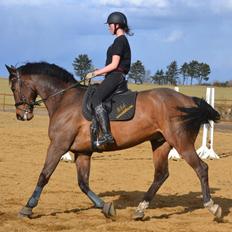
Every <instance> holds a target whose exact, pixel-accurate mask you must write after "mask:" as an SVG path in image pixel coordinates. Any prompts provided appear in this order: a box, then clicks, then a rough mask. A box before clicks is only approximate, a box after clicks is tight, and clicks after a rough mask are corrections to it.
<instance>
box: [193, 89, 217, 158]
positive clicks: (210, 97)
mask: <svg viewBox="0 0 232 232" xmlns="http://www.w3.org/2000/svg"><path fill="white" fill-rule="evenodd" d="M214 100H215V89H214V88H207V89H206V101H207V102H208V103H209V104H210V105H211V106H212V107H213V108H214ZM209 127H210V141H209V148H208V146H207V136H208V128H209ZM213 135H214V122H213V121H210V125H208V124H204V125H203V136H202V146H201V147H200V148H199V149H198V150H197V154H198V155H199V157H200V158H202V159H208V158H210V159H219V156H218V155H217V154H216V153H215V152H214V150H213Z"/></svg>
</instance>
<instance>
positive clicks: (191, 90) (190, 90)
mask: <svg viewBox="0 0 232 232" xmlns="http://www.w3.org/2000/svg"><path fill="white" fill-rule="evenodd" d="M160 87H168V88H172V89H174V86H170V85H169V86H159V85H154V84H143V85H137V84H129V88H130V89H131V90H134V91H142V90H148V89H152V88H160ZM179 89H180V92H181V93H183V94H186V95H189V96H196V97H200V98H205V93H206V86H179ZM0 94H12V92H11V89H10V86H9V82H8V79H6V78H0ZM215 100H216V103H218V104H231V101H232V87H230V88H228V87H226V88H225V87H215ZM3 101H5V103H6V104H14V100H13V97H11V96H10V97H8V96H7V97H5V99H3V96H2V95H0V105H1V104H2V103H3Z"/></svg>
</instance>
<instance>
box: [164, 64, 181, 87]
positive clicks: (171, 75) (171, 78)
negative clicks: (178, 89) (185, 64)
mask: <svg viewBox="0 0 232 232" xmlns="http://www.w3.org/2000/svg"><path fill="white" fill-rule="evenodd" d="M178 74H179V71H178V67H177V62H176V61H175V60H174V61H172V62H171V64H170V65H168V67H167V71H166V78H167V83H170V84H171V85H176V84H177V79H178V78H179V77H178Z"/></svg>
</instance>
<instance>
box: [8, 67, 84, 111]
mask: <svg viewBox="0 0 232 232" xmlns="http://www.w3.org/2000/svg"><path fill="white" fill-rule="evenodd" d="M14 76H15V77H13V78H12V79H11V80H14V79H16V80H17V82H18V85H19V99H20V100H19V101H18V102H16V103H15V107H16V109H19V110H21V111H24V112H25V114H28V113H29V112H30V111H32V110H33V109H34V107H35V106H40V104H41V103H42V102H46V101H47V100H48V99H49V98H51V97H55V96H56V95H59V94H62V93H64V92H66V91H68V90H70V89H72V88H74V87H76V86H78V85H80V84H81V82H82V81H83V80H81V81H77V83H75V84H73V85H71V86H69V87H68V88H65V89H62V90H60V91H58V92H56V93H54V94H51V95H49V96H48V97H46V98H42V99H40V100H37V101H31V102H28V101H27V100H26V97H25V96H24V95H23V94H22V93H21V89H22V79H21V77H20V72H19V70H18V69H16V75H14ZM21 105H27V106H28V107H27V108H26V109H22V108H19V106H21Z"/></svg>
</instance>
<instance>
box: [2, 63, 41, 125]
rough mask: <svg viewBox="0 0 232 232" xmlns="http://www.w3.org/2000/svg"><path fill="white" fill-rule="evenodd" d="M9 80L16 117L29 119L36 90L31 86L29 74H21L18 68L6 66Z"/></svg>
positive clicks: (31, 116)
mask: <svg viewBox="0 0 232 232" xmlns="http://www.w3.org/2000/svg"><path fill="white" fill-rule="evenodd" d="M6 68H7V70H8V72H9V74H10V75H9V82H10V85H11V90H12V92H13V94H14V100H15V107H16V117H17V119H18V120H22V121H25V120H31V119H32V118H33V109H34V102H35V99H36V97H37V92H36V90H35V89H34V88H33V83H32V81H31V78H30V76H28V75H21V74H20V69H17V68H15V67H14V66H10V67H9V66H7V65H6Z"/></svg>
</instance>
